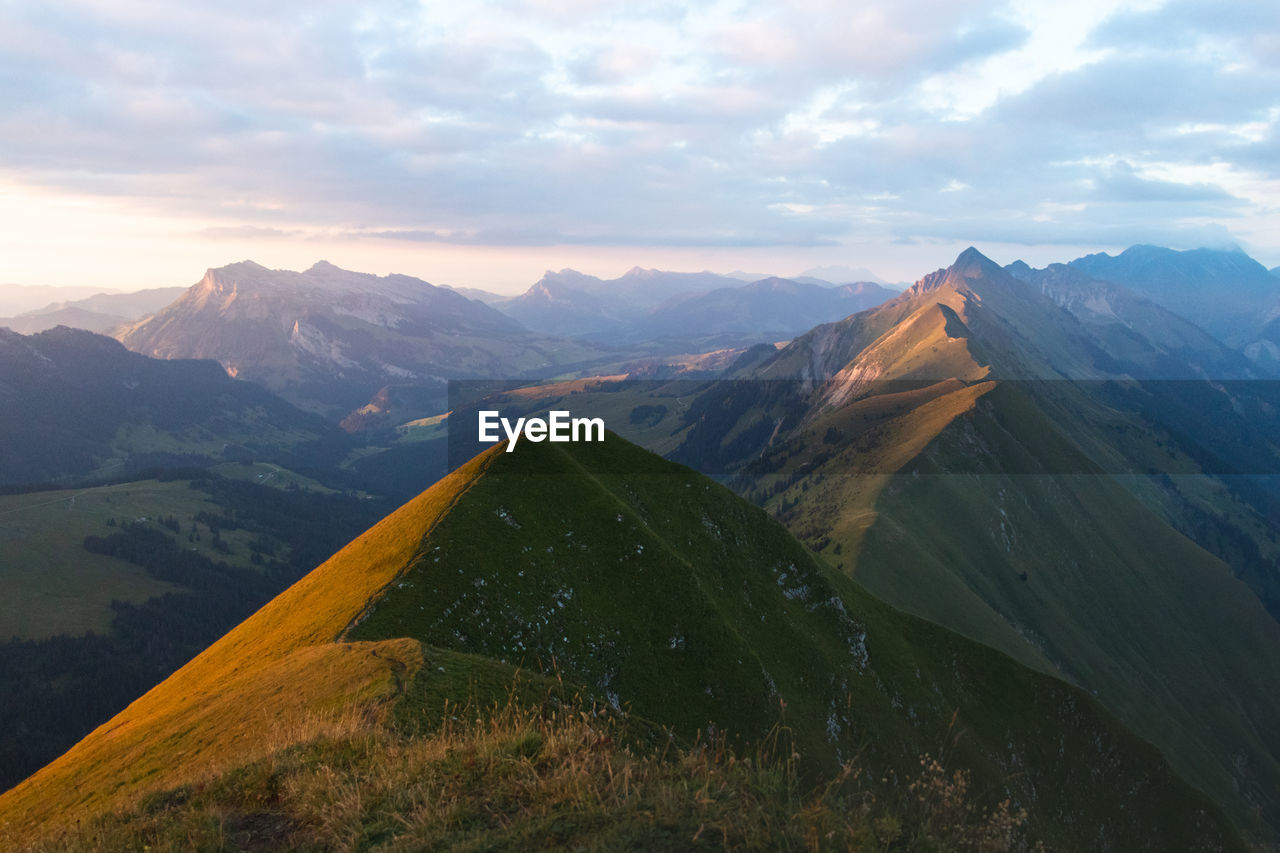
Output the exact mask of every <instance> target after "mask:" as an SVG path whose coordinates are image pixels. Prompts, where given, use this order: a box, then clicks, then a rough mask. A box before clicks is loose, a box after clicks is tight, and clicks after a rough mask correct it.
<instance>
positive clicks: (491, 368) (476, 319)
mask: <svg viewBox="0 0 1280 853" xmlns="http://www.w3.org/2000/svg"><path fill="white" fill-rule="evenodd" d="M116 337H117V338H119V340H120V341H122V342H123V343H124V344H125V346H127V347H128V348H129V349H131V350H134V351H135V352H140V353H142V354H144V355H149V356H153V357H158V358H212V359H216V360H217V361H218V362H219V363H220V364H222V366H223V368H224V369H225V370H226V371H227V373H229V374H230V375H232V376H235V377H237V378H240V379H248V380H250V381H254V382H258V383H259V384H262V385H265V386H266V387H267V388H269V389H271V390H272V391H275V392H277V393H279V394H281V395H282V396H284V397H286V398H287V399H289V400H290V401H292V402H294V403H296V404H298V405H301V406H303V407H305V408H309V409H313V410H318V411H321V412H322V413H324V414H327V415H330V416H334V417H335V419H337V418H340V417H341V416H342V415H344V414H346V413H348V412H350V411H352V410H354V409H356V408H358V407H360V406H361V405H363V404H365V403H367V402H368V401H369V400H370V399H371V398H372V397H373V396H374V394H376V393H377V392H378V391H379V389H381V388H383V387H385V386H387V385H389V384H400V385H406V384H407V385H413V386H417V387H421V388H424V389H426V390H428V391H430V390H432V389H434V390H435V392H437V394H438V395H439V396H440V397H441V399H443V392H444V382H445V380H446V379H448V378H451V377H476V376H481V377H486V376H511V375H519V374H520V373H523V372H524V371H526V370H529V369H531V368H542V367H546V366H549V365H553V364H562V363H564V362H566V361H576V360H578V359H580V358H583V357H585V356H589V355H590V354H591V352H590V350H588V349H586V348H584V347H582V346H579V345H574V344H569V343H566V342H562V341H553V340H548V339H546V338H541V337H539V336H537V335H533V334H531V333H529V332H527V331H526V330H524V329H523V327H521V326H520V325H519V324H518V323H516V322H515V321H513V320H512V319H511V318H509V317H507V316H505V315H503V314H501V313H499V312H498V311H495V310H494V309H492V308H490V307H488V306H486V305H484V304H482V303H480V302H477V301H474V300H471V299H467V298H466V297H464V296H462V295H461V294H459V293H456V292H454V291H452V290H449V289H447V288H442V287H435V286H433V285H431V284H428V283H427V282H425V281H422V280H421V279H417V278H413V277H411V276H406V275H388V276H376V275H370V274H367V273H358V272H351V271H349V270H344V269H341V268H339V267H337V266H334V265H333V264H331V263H328V262H327V261H320V262H318V263H316V264H315V265H313V266H312V267H311V268H310V269H308V270H306V271H305V272H292V271H289V270H269V269H267V268H266V267H263V266H262V265H260V264H257V263H255V262H253V261H241V262H239V263H235V264H231V265H229V266H225V267H221V268H218V269H211V270H209V271H208V272H207V273H205V275H204V277H203V278H202V279H201V280H200V281H199V282H198V283H197V284H195V285H194V286H192V287H191V288H190V289H189V290H188V291H187V293H186V294H185V295H184V296H182V297H181V298H179V299H178V300H177V301H176V302H174V303H173V304H171V305H169V306H168V307H167V308H165V309H164V310H163V311H160V312H159V313H158V314H155V315H153V316H151V317H149V318H147V319H144V320H142V321H140V322H138V323H134V324H131V325H128V326H125V327H123V328H122V329H120V330H118V331H117V332H116ZM430 413H431V412H422V413H419V414H430Z"/></svg>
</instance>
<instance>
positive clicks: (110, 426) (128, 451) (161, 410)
mask: <svg viewBox="0 0 1280 853" xmlns="http://www.w3.org/2000/svg"><path fill="white" fill-rule="evenodd" d="M0 400H3V405H0V484H15V483H30V482H47V481H54V480H68V479H71V480H74V479H82V478H85V477H88V476H101V475H104V474H108V473H109V474H111V475H113V476H120V475H122V474H125V473H127V472H129V471H137V470H142V469H145V468H148V467H154V466H159V465H167V466H170V467H172V466H173V465H182V464H188V465H189V464H195V463H200V464H208V463H209V462H211V461H221V460H236V459H242V458H259V459H267V460H274V461H277V462H284V461H290V460H292V461H297V460H299V459H311V458H312V457H313V456H315V455H316V454H317V453H322V452H323V451H324V449H325V448H332V447H334V446H335V444H336V445H341V444H343V443H344V441H345V439H344V438H343V437H342V434H341V433H340V432H339V431H338V430H337V429H336V428H335V427H333V426H332V425H330V424H328V423H326V422H325V421H323V420H322V419H321V418H319V417H317V416H315V415H313V414H308V413H305V412H302V411H300V410H298V409H296V408H294V407H293V406H292V405H290V404H288V403H286V402H285V401H283V400H281V399H279V398H278V397H275V396H274V395H272V394H270V393H268V392H267V391H265V390H263V389H262V388H259V387H257V386H255V385H251V384H249V383H246V382H236V381H234V380H233V379H231V378H230V377H228V376H227V375H226V373H225V372H224V371H223V370H222V369H221V368H220V367H219V366H218V365H217V363H215V362H212V361H193V360H186V359H181V360H173V361H166V360H158V359H152V358H147V357H145V356H141V355H138V354H137V353H132V352H129V351H128V350H126V349H125V348H124V347H123V346H121V345H120V343H119V342H117V341H115V340H113V339H111V338H108V337H104V336H102V335H95V334H93V333H91V332H86V331H82V330H76V329H68V328H65V327H59V328H55V329H51V330H49V331H46V332H41V333H39V334H35V335H30V336H24V335H19V334H17V333H15V332H11V331H8V330H5V329H0Z"/></svg>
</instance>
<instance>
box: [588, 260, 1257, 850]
mask: <svg viewBox="0 0 1280 853" xmlns="http://www.w3.org/2000/svg"><path fill="white" fill-rule="evenodd" d="M1018 271H1019V272H1020V273H1022V274H1023V275H1027V272H1026V271H1024V270H1021V269H1019V270H1018ZM1029 278H1031V279H1032V280H1034V281H1036V282H1037V283H1031V284H1029V283H1028V282H1024V281H1020V280H1019V279H1018V278H1016V277H1014V276H1013V275H1011V274H1010V273H1009V272H1007V271H1005V270H1003V269H1002V268H1000V267H999V266H997V265H996V264H994V263H993V262H991V261H990V260H989V259H987V258H986V257H984V256H982V255H981V254H980V253H978V252H977V251H976V250H973V249H970V250H967V251H966V252H965V253H963V254H962V255H961V256H960V257H959V258H957V259H956V262H955V264H953V265H952V266H951V267H949V268H947V269H945V270H939V271H937V272H935V273H931V274H930V275H928V276H925V277H924V278H923V279H921V280H920V281H918V282H917V283H916V284H915V285H913V286H912V287H911V288H910V289H909V290H908V291H907V292H906V293H904V294H903V295H902V296H900V297H898V298H897V299H894V300H891V301H889V302H887V303H885V304H884V305H882V306H880V307H878V308H875V309H872V310H870V311H866V312H863V313H860V314H857V315H854V316H852V317H849V318H847V319H845V320H842V321H839V322H836V323H830V324H826V325H823V326H819V327H817V328H816V329H814V330H812V331H811V332H809V333H808V334H806V335H803V336H801V337H799V338H797V339H796V340H795V341H793V342H792V343H791V344H790V345H788V346H787V347H786V348H784V349H782V350H781V351H779V352H778V353H777V354H776V355H773V356H771V357H769V358H768V359H767V360H765V361H764V362H757V363H755V364H752V365H749V366H748V367H747V368H746V369H745V370H744V371H742V372H739V373H738V374H737V377H738V379H737V380H736V381H726V382H722V383H717V384H713V385H711V386H708V388H707V389H706V390H700V391H698V392H697V393H696V394H690V395H688V396H687V397H686V398H685V399H684V400H683V401H682V403H681V406H680V412H681V414H680V415H679V416H678V417H677V416H676V415H674V414H672V420H673V421H674V423H673V422H671V421H667V422H663V423H660V424H659V426H657V427H655V429H659V430H661V432H662V434H663V435H679V436H681V439H680V443H679V444H678V446H676V447H674V448H673V449H670V450H668V451H667V452H668V453H669V455H670V456H671V457H672V458H674V459H677V460H682V461H687V462H689V463H691V464H697V465H700V466H702V467H703V468H704V470H715V471H719V472H721V473H722V474H734V473H735V472H736V478H737V479H736V484H737V487H738V488H740V489H741V490H742V491H743V492H744V493H745V494H747V495H748V496H750V497H751V498H753V499H754V500H756V501H758V502H761V503H763V504H764V505H765V506H766V507H767V508H769V509H770V510H771V511H772V512H774V513H775V514H776V515H777V517H778V518H780V519H781V520H782V521H784V523H786V524H787V526H788V527H789V528H790V529H791V530H792V531H793V532H794V533H796V534H797V535H798V536H799V537H800V538H801V539H802V540H803V541H805V542H806V543H807V544H808V545H809V546H810V547H811V548H813V549H814V550H815V551H817V552H818V553H820V554H821V555H822V556H823V558H824V559H825V560H827V561H828V562H829V563H830V564H831V565H833V566H835V567H837V568H839V569H840V570H842V571H843V572H845V573H847V574H849V575H851V576H853V577H854V578H856V579H857V580H858V581H860V582H861V583H862V584H863V585H865V586H866V587H867V588H868V589H869V590H870V591H871V592H872V593H874V594H876V595H878V596H880V597H882V598H883V599H884V600H886V601H888V602H889V603H890V604H893V605H894V606H897V607H900V608H902V609H904V610H906V611H908V612H912V613H915V614H918V615H921V616H924V617H926V618H928V619H930V620H933V621H935V622H937V623H939V624H942V625H945V626H947V627H949V628H952V629H954V630H956V631H959V632H960V633H962V634H965V635H967V636H969V637H973V638H975V639H977V640H980V641H982V642H984V643H987V644H989V645H991V646H993V647H995V648H998V649H1001V650H1002V651H1005V652H1006V653H1008V654H1010V655H1012V656H1013V657H1015V658H1017V659H1018V660H1020V661H1022V662H1024V663H1025V664H1027V665H1029V666H1032V667H1036V668H1039V669H1041V670H1043V671H1045V672H1050V673H1055V674H1058V675H1060V676H1061V677H1064V678H1066V679H1067V680H1070V681H1072V682H1073V683H1076V684H1078V685H1080V686H1081V687H1084V688H1085V689H1087V690H1089V691H1090V692H1091V693H1093V694H1094V695H1095V696H1096V697H1097V698H1098V699H1099V700H1100V701H1101V702H1102V703H1103V704H1104V705H1106V706H1107V707H1108V708H1109V709H1111V710H1112V711H1113V712H1115V713H1116V714H1117V715H1118V716H1119V717H1120V718H1121V720H1123V721H1124V722H1125V723H1126V724H1127V725H1129V726H1131V727H1133V728H1134V730H1135V731H1137V732H1138V733H1139V734H1141V735H1142V736H1144V737H1146V738H1148V739H1150V740H1151V741H1152V742H1153V743H1155V744H1156V745H1157V746H1159V747H1160V748H1161V749H1162V750H1163V751H1164V752H1165V754H1166V755H1168V756H1169V758H1170V761H1171V762H1172V763H1173V765H1174V766H1175V767H1176V768H1177V769H1178V770H1179V771H1180V772H1181V773H1182V774H1183V775H1184V777H1186V778H1189V779H1195V780H1196V781H1197V783H1198V784H1200V785H1201V786H1203V788H1204V789H1205V790H1206V791H1208V792H1209V793H1210V794H1211V795H1212V796H1213V797H1214V798H1215V799H1216V800H1217V801H1218V802H1220V803H1222V804H1223V805H1224V806H1225V807H1226V808H1228V810H1229V811H1230V812H1231V813H1232V815H1233V818H1234V819H1235V820H1236V822H1237V825H1239V826H1241V827H1249V826H1250V825H1251V824H1252V822H1254V821H1256V819H1257V815H1261V819H1262V821H1263V822H1264V825H1265V827H1266V829H1265V830H1264V834H1265V835H1268V836H1269V837H1274V836H1275V834H1276V828H1277V827H1280V802H1277V800H1276V799H1275V797H1274V795H1273V792H1274V791H1275V790H1277V785H1278V784H1280V741H1277V740H1276V738H1275V737H1274V736H1273V734H1272V732H1273V731H1274V721H1275V720H1277V719H1280V689H1278V688H1277V685H1278V684H1280V668H1277V661H1280V624H1278V623H1277V621H1276V619H1277V618H1280V607H1277V603H1278V600H1277V598H1276V597H1275V590H1276V581H1277V578H1278V577H1280V561H1278V560H1277V557H1278V556H1280V554H1278V553H1277V551H1278V549H1277V546H1276V542H1277V541H1278V540H1277V536H1278V535H1280V528H1278V525H1277V519H1280V513H1278V512H1277V510H1276V507H1277V506H1278V504H1277V503H1276V501H1275V494H1274V491H1273V489H1274V486H1273V485H1269V483H1271V482H1273V479H1274V478H1272V480H1268V479H1267V478H1265V477H1263V478H1251V477H1244V476H1240V475H1241V473H1251V472H1256V473H1258V474H1268V473H1274V472H1275V471H1277V470H1280V468H1277V463H1276V450H1275V448H1276V447H1277V446H1280V444H1277V435H1278V434H1280V433H1278V432H1277V422H1276V414H1275V413H1276V412H1277V411H1280V409H1277V408H1276V403H1277V402H1280V401H1277V400H1276V399H1275V397H1276V391H1275V389H1274V384H1275V383H1274V382H1271V381H1251V380H1250V379H1249V375H1250V374H1249V373H1247V372H1241V373H1234V372H1233V371H1235V370H1236V369H1237V368H1239V369H1241V370H1245V368H1240V365H1239V362H1238V361H1234V360H1233V359H1232V357H1231V354H1230V352H1228V351H1224V349H1223V348H1222V347H1221V346H1219V345H1217V344H1216V342H1213V341H1205V340H1204V337H1203V336H1201V335H1199V334H1198V333H1197V330H1195V328H1194V327H1192V326H1190V324H1188V323H1186V322H1185V321H1181V320H1180V319H1178V318H1175V317H1171V316H1169V315H1167V314H1162V313H1154V314H1151V315H1150V316H1147V317H1146V318H1145V319H1144V320H1143V321H1142V322H1139V321H1138V320H1137V319H1134V317H1135V315H1136V314H1137V313H1142V306H1141V305H1140V303H1137V302H1135V301H1134V299H1135V298H1136V297H1132V296H1129V295H1126V294H1125V293H1124V292H1122V291H1119V290H1116V289H1114V287H1113V286H1111V285H1107V286H1104V287H1102V288H1101V289H1098V290H1096V291H1090V286H1089V285H1088V283H1087V282H1086V281H1084V280H1082V279H1078V278H1075V277H1073V275H1072V274H1070V273H1067V272H1062V271H1060V270H1056V269H1052V268H1051V269H1050V270H1049V271H1048V273H1047V274H1043V275H1031V276H1029ZM1064 306H1072V309H1073V310H1068V308H1067V307H1064ZM1110 313H1114V314H1116V315H1118V316H1119V317H1124V316H1126V315H1128V316H1130V318H1131V319H1130V321H1129V322H1127V323H1126V322H1123V321H1120V320H1117V321H1114V322H1112V321H1110V320H1106V318H1107V317H1108V316H1109V314H1110ZM1082 317H1083V319H1081V318H1082ZM1104 320H1106V321H1105V322H1104ZM1246 368H1247V366H1246ZM1210 370H1223V371H1226V373H1225V375H1224V374H1221V373H1219V374H1211V373H1207V371H1210ZM1207 380H1212V381H1207ZM669 393H674V392H669ZM649 396H650V397H655V398H656V397H657V396H659V395H658V392H653V393H651V394H649ZM582 405H583V404H582V403H579V406H580V407H581V406H582ZM615 405H622V404H621V402H619V403H615ZM672 408H673V409H674V407H672ZM666 440H667V441H668V442H671V441H674V439H666ZM1264 602H1267V606H1268V607H1271V613H1270V614H1269V613H1268V611H1267V609H1266V607H1264ZM1273 614H1274V615H1273Z"/></svg>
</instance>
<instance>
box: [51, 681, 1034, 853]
mask: <svg viewBox="0 0 1280 853" xmlns="http://www.w3.org/2000/svg"><path fill="white" fill-rule="evenodd" d="M444 710H445V711H446V714H445V715H444V716H443V722H442V724H441V725H440V726H439V727H438V728H437V729H436V730H435V731H433V732H432V733H431V734H430V735H428V736H425V737H422V736H416V735H413V736H406V735H405V734H404V733H403V732H400V731H397V730H395V729H391V728H388V727H385V726H381V725H376V724H369V723H368V722H366V720H365V718H364V717H362V716H361V715H358V714H356V715H348V716H346V717H345V718H342V719H340V720H338V721H336V722H335V723H334V724H329V725H319V726H315V727H314V730H313V731H312V732H310V733H309V734H308V736H307V737H305V738H300V739H298V740H297V741H296V742H295V743H294V745H291V746H289V747H286V748H283V749H277V750H275V751H272V752H270V753H269V754H267V755H265V756H264V757H262V758H260V759H258V760H257V761H254V762H251V763H247V764H244V765H240V766H238V767H235V768H233V769H231V770H228V771H225V772H222V773H218V774H213V775H210V776H208V777H205V778H204V779H201V780H200V781H198V782H195V783H192V784H188V785H184V786H182V787H179V788H175V789H170V790H167V791H161V792H157V793H154V794H151V795H149V796H148V797H146V798H144V799H143V800H141V801H140V802H139V803H138V805H137V806H136V807H135V808H133V809H128V810H121V811H118V812H113V813H111V814H109V815H106V816H104V817H101V818H99V819H97V820H94V821H92V822H91V823H89V824H88V825H87V826H81V827H79V828H77V829H76V830H75V831H74V832H69V833H67V834H66V835H63V836H61V837H57V838H55V839H52V840H50V841H48V842H46V843H45V844H42V845H37V846H36V847H35V848H34V849H37V850H51V849H57V850H104V851H106V850H122V849H148V850H154V851H162V850H174V851H178V850H224V849H261V850H265V849H284V848H289V849H314V850H352V849H360V850H387V851H391V850H427V849H430V850H446V849H447V850H527V849H533V848H547V847H552V846H554V847H557V848H568V849H595V850H618V849H650V850H654V849H689V850H697V849H720V850H743V849H754V850H760V849H775V850H779V849H781V850H841V849H858V850H889V849H893V850H902V851H915V850H919V851H925V850H939V849H946V850H957V851H961V850H970V851H988V853H998V851H1011V850H1026V849H1029V848H1031V847H1032V845H1031V843H1030V842H1029V840H1028V839H1027V837H1026V828H1025V823H1026V813H1025V811H1022V810H1019V809H1017V808H1015V807H1013V806H1012V805H1011V804H1010V803H1009V801H1007V800H1004V801H999V802H995V803H992V804H990V805H987V804H984V803H982V802H981V798H980V797H978V796H976V795H975V792H974V791H973V790H972V787H971V780H970V778H969V776H968V774H966V773H965V772H963V771H950V772H949V771H948V770H947V769H945V768H944V767H943V765H942V764H940V763H939V762H938V761H936V760H934V759H932V758H930V757H928V756H925V757H922V758H921V760H920V762H919V766H918V768H917V770H916V772H915V774H914V775H913V776H910V777H907V778H904V779H902V780H901V781H899V780H898V779H897V778H896V777H895V778H892V779H891V778H889V777H885V778H882V779H874V778H871V777H869V776H868V774H866V773H864V772H862V771H861V769H860V768H859V767H858V765H857V764H856V763H855V762H849V763H847V764H845V765H844V766H843V767H841V768H840V771H839V772H838V773H837V774H836V775H835V776H834V777H833V778H832V779H830V780H827V781H824V782H821V783H818V784H813V783H806V782H804V781H803V780H802V778H801V776H800V774H799V773H798V772H797V764H796V761H795V758H794V754H793V753H792V751H791V745H790V743H789V741H788V739H787V737H786V732H785V730H778V731H775V733H774V735H773V737H771V738H770V739H769V740H768V741H766V742H765V743H763V744H762V745H760V746H759V747H757V748H756V749H755V750H754V751H753V753H752V754H751V755H750V756H747V757H742V756H740V755H738V754H735V752H734V751H733V750H732V749H730V748H729V747H728V746H727V743H726V741H725V740H724V739H723V738H714V739H710V740H700V741H698V742H696V743H694V744H692V745H690V746H688V747H679V746H671V745H670V744H669V743H668V744H664V745H662V746H656V745H653V744H638V743H635V742H634V741H632V740H631V738H630V737H629V733H628V731H627V729H626V723H625V721H620V719H619V718H618V717H617V715H613V714H609V713H603V714H601V713H599V712H598V711H599V709H584V707H583V706H578V705H570V706H547V705H545V704H543V705H541V706H540V705H536V704H534V705H530V704H527V703H520V702H514V701H508V702H507V703H506V704H503V705H497V706H493V707H476V706H473V705H463V706H454V707H452V708H449V707H448V706H446V707H445V709H444ZM450 711H452V712H455V713H448V712H450ZM1037 847H1038V845H1037Z"/></svg>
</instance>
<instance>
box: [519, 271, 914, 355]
mask: <svg viewBox="0 0 1280 853" xmlns="http://www.w3.org/2000/svg"><path fill="white" fill-rule="evenodd" d="M895 293H896V291H893V290H889V289H888V288H885V287H883V286H881V285H880V284H877V283H873V282H867V281H863V282H857V283H853V284H845V285H841V286H838V287H835V286H832V285H830V284H828V283H826V282H818V281H817V280H816V279H808V280H806V281H797V280H791V279H782V278H776V277H766V278H761V279H759V280H756V281H752V282H750V283H748V284H746V285H744V284H743V283H742V281H741V280H739V279H737V278H735V277H733V276H720V275H716V274H714V273H669V272H662V271H659V270H644V269H640V268H639V267H637V268H635V269H633V270H631V271H630V272H628V273H626V274H625V275H623V276H622V277H620V278H617V279H612V280H602V279H599V278H596V277H594V276H588V275H583V274H582V273H578V272H576V271H574V270H561V271H560V272H558V273H552V272H548V273H547V274H545V275H544V276H543V277H542V278H541V279H540V280H539V281H538V282H537V283H536V284H534V285H533V286H532V287H531V288H529V290H527V291H525V292H524V293H523V294H521V295H520V296H517V297H514V298H512V299H508V300H505V301H502V302H495V303H493V304H494V307H496V308H498V309H499V310H500V311H503V312H504V313H506V314H508V315H510V316H511V317H514V318H515V319H517V320H519V321H520V322H521V323H522V324H524V325H525V326H528V327H529V328H531V329H536V330H538V331H541V332H545V333H547V334H555V335H570V336H585V337H587V338H588V339H590V340H593V341H599V342H601V343H614V344H617V343H622V344H637V343H642V342H646V341H658V340H672V341H674V342H677V343H676V344H675V347H676V349H680V348H682V347H683V348H686V349H687V348H690V347H693V348H696V347H703V348H707V349H710V348H714V347H716V346H724V345H732V344H740V343H743V342H756V341H763V340H771V339H784V338H790V337H793V336H794V335H796V334H798V333H800V332H803V331H805V330H807V329H810V328H812V327H813V326H814V325H816V324H818V323H823V322H828V321H831V320H836V319H839V318H841V317H844V316H847V315H849V314H852V313H855V312H857V311H861V310H863V309H865V308H869V307H871V306H873V305H876V304H878V303H880V302H883V301H884V300H885V299H888V298H889V297H890V296H892V295H894V294H895Z"/></svg>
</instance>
